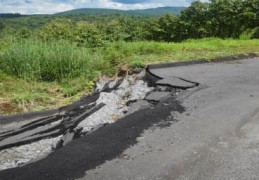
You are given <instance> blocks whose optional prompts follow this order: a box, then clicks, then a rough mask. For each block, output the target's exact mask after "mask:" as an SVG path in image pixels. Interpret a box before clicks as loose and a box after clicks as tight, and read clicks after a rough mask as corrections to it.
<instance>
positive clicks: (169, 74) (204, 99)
mask: <svg viewBox="0 0 259 180" xmlns="http://www.w3.org/2000/svg"><path fill="white" fill-rule="evenodd" d="M150 72H151V73H152V74H153V75H155V76H157V77H160V80H159V81H158V82H157V85H158V84H159V85H161V86H171V87H178V88H182V89H186V90H184V91H182V92H181V93H180V94H178V95H177V96H175V95H174V96H171V95H168V94H167V95H166V94H165V95H164V96H162V97H161V98H160V99H159V102H158V103H156V104H155V105H153V106H147V107H146V108H145V109H142V110H140V111H137V112H135V113H133V114H131V115H129V116H126V117H125V118H123V119H122V120H120V121H118V122H117V123H114V124H111V125H107V126H104V127H102V128H100V129H99V130H97V131H95V132H93V133H91V134H89V135H86V136H84V137H82V138H79V139H76V140H74V141H72V142H71V143H69V144H68V145H66V146H65V147H63V148H61V149H58V150H57V151H55V152H54V153H52V154H50V155H49V156H48V157H46V158H44V159H42V160H40V161H37V162H35V163H31V164H28V165H26V166H23V167H19V168H15V169H9V170H4V171H1V172H0V179H26V180H28V179H38V180H39V179H85V180H91V179H93V180H98V179H105V180H109V179H110V180H124V179H125V180H130V179H132V180H145V179H154V180H156V179H165V180H166V179H170V180H172V179H177V180H184V179H191V180H194V179H197V180H208V179H210V180H230V179H240V180H243V179H246V180H250V179H251V180H252V179H259V171H258V169H259V59H258V58H253V59H247V60H236V61H225V62H220V63H201V64H192V65H184V66H171V67H170V65H168V66H153V67H152V66H151V68H150ZM185 87H186V88H185Z"/></svg>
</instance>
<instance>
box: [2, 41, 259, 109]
mask: <svg viewBox="0 0 259 180" xmlns="http://www.w3.org/2000/svg"><path fill="white" fill-rule="evenodd" d="M248 53H256V54H258V55H259V40H234V39H226V40H222V39H217V38H209V39H200V40H187V41H185V42H182V43H163V42H130V43H127V42H116V43H111V44H107V45H106V46H104V47H100V48H96V49H90V48H85V47H78V46H77V45H76V44H71V43H70V42H68V41H56V42H42V41H40V40H37V39H25V40H20V41H15V40H13V41H12V43H9V44H7V45H5V46H0V114H12V113H17V112H24V111H38V110H42V109H50V108H54V107H59V106H62V105H66V104H68V103H71V102H72V101H74V100H75V99H77V98H79V97H80V96H81V95H82V94H84V93H89V92H91V89H92V87H93V84H94V81H95V80H96V77H97V76H100V75H106V76H112V75H114V74H115V73H116V70H117V69H118V68H119V67H120V66H122V65H125V64H128V65H130V66H131V67H143V66H145V65H146V64H150V63H162V62H177V61H189V60H195V59H206V60H211V59H213V58H216V57H222V56H229V55H236V54H248Z"/></svg>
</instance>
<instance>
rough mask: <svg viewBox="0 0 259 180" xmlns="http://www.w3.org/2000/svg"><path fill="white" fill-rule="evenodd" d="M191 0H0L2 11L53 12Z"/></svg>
mask: <svg viewBox="0 0 259 180" xmlns="http://www.w3.org/2000/svg"><path fill="white" fill-rule="evenodd" d="M204 1H206V0H204ZM191 2H192V0H0V13H20V14H53V13H57V12H62V11H67V10H71V9H78V8H109V9H122V10H128V9H147V8H155V7H163V6H189V5H190V3H191Z"/></svg>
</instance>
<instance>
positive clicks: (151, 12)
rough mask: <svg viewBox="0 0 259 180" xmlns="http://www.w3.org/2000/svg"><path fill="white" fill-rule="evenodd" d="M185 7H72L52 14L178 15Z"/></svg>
mask: <svg viewBox="0 0 259 180" xmlns="http://www.w3.org/2000/svg"><path fill="white" fill-rule="evenodd" d="M185 8H186V7H159V8H152V9H141V10H118V9H101V8H82V9H74V10H71V11H65V12H60V13H56V14H54V15H56V16H71V15H81V14H87V15H97V14H120V15H133V16H161V15H164V14H167V13H172V14H175V15H178V14H180V12H181V11H182V10H183V9H185Z"/></svg>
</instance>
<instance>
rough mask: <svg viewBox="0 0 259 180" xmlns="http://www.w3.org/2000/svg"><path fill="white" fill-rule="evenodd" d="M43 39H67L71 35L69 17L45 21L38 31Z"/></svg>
mask: <svg viewBox="0 0 259 180" xmlns="http://www.w3.org/2000/svg"><path fill="white" fill-rule="evenodd" d="M39 35H40V37H42V38H43V39H44V40H62V39H63V40H69V39H71V36H72V23H71V21H70V20H69V19H60V18H57V19H54V20H51V21H50V22H49V23H46V24H45V25H44V26H43V27H42V28H41V30H40V32H39Z"/></svg>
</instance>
